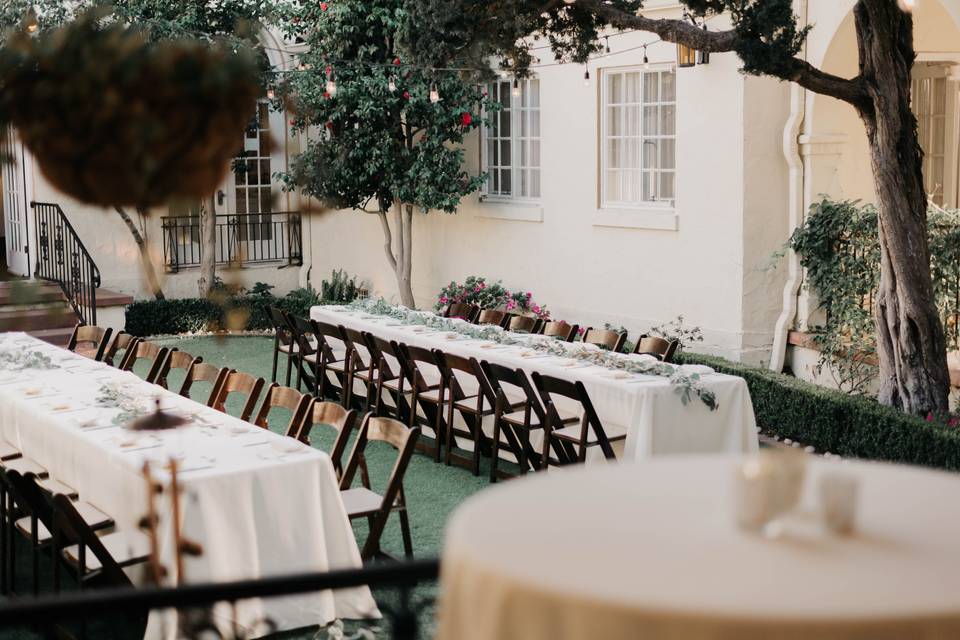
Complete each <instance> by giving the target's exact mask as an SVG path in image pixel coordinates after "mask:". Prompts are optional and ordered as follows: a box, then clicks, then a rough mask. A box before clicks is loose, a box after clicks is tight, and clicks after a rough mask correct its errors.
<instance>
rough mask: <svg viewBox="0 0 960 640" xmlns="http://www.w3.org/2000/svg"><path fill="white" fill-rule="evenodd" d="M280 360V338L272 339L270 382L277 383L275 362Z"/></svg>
mask: <svg viewBox="0 0 960 640" xmlns="http://www.w3.org/2000/svg"><path fill="white" fill-rule="evenodd" d="M279 359H280V336H278V335H274V337H273V372H272V373H271V374H270V382H276V381H277V362H278V361H279Z"/></svg>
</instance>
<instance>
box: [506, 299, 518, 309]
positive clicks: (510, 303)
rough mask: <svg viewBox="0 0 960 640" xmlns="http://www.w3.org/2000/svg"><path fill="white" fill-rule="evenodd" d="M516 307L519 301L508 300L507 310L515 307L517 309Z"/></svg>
mask: <svg viewBox="0 0 960 640" xmlns="http://www.w3.org/2000/svg"><path fill="white" fill-rule="evenodd" d="M516 308H517V303H516V302H514V301H513V300H510V301H509V302H507V311H512V310H513V309H516Z"/></svg>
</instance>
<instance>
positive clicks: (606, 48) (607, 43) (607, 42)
mask: <svg viewBox="0 0 960 640" xmlns="http://www.w3.org/2000/svg"><path fill="white" fill-rule="evenodd" d="M603 40H604V42H605V44H604V47H603V51H604V53H610V36H604V37H603Z"/></svg>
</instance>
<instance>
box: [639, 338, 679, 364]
mask: <svg viewBox="0 0 960 640" xmlns="http://www.w3.org/2000/svg"><path fill="white" fill-rule="evenodd" d="M678 345H679V341H677V340H665V339H663V338H661V337H659V336H650V335H646V334H644V335H642V336H640V339H639V340H637V344H636V346H635V347H634V348H633V352H634V353H642V354H646V355H650V356H653V357H655V358H657V359H659V360H663V361H664V362H670V361H671V360H673V355H674V353H676V351H677V346H678Z"/></svg>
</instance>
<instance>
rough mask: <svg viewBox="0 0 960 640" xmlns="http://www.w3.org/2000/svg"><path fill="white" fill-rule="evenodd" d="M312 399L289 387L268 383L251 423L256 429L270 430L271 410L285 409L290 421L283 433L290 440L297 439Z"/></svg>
mask: <svg viewBox="0 0 960 640" xmlns="http://www.w3.org/2000/svg"><path fill="white" fill-rule="evenodd" d="M311 400H312V397H311V396H310V395H309V394H306V393H300V392H299V391H297V390H296V389H292V388H290V387H281V386H280V385H278V384H277V383H276V382H272V383H270V386H269V387H267V392H266V393H265V394H264V395H263V402H262V403H261V404H260V411H259V412H258V413H257V417H256V419H255V420H254V421H253V423H254V424H255V425H257V426H258V427H263V428H264V429H269V428H270V422H269V416H270V410H271V409H277V408H280V409H286V410H287V411H289V412H290V420H289V421H288V422H287V426H286V427H285V428H284V433H285V434H286V435H288V436H290V437H292V438H295V437H297V435H298V434H299V433H300V430H301V429H302V428H303V421H304V420H305V419H306V417H307V410H308V409H309V408H310V402H311Z"/></svg>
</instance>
